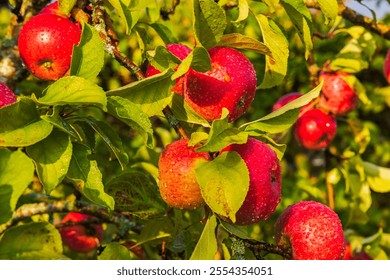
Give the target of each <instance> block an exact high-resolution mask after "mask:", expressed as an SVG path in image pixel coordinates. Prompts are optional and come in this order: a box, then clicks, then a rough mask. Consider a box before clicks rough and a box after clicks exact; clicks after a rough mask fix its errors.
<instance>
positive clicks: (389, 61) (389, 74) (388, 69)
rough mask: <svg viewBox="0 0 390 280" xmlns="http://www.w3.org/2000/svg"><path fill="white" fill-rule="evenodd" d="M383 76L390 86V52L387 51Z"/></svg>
mask: <svg viewBox="0 0 390 280" xmlns="http://www.w3.org/2000/svg"><path fill="white" fill-rule="evenodd" d="M383 74H384V76H385V78H386V80H387V82H388V83H389V84H390V50H388V51H387V54H386V58H385V62H384V63H383Z"/></svg>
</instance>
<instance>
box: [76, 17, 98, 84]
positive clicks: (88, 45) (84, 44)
mask: <svg viewBox="0 0 390 280" xmlns="http://www.w3.org/2000/svg"><path fill="white" fill-rule="evenodd" d="M103 65H104V44H103V41H102V39H101V38H100V36H99V34H98V32H97V31H96V29H95V28H93V27H92V26H90V25H88V24H87V23H84V24H83V32H82V35H81V39H80V43H79V44H78V46H75V47H74V48H73V54H72V64H71V66H70V75H72V76H73V75H74V76H79V77H83V78H85V79H87V80H92V79H95V78H96V77H97V75H98V74H99V72H100V70H101V69H102V68H103Z"/></svg>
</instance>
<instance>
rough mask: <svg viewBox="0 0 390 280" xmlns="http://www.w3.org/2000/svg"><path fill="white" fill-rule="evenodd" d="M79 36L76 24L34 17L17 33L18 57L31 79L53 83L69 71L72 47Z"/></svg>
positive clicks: (53, 17) (49, 16) (50, 16)
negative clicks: (35, 78) (51, 81)
mask: <svg viewBox="0 0 390 280" xmlns="http://www.w3.org/2000/svg"><path fill="white" fill-rule="evenodd" d="M80 36H81V27H80V25H79V24H78V23H74V22H72V21H71V20H69V19H67V18H64V17H62V16H58V15H55V14H50V13H47V14H46V13H44V14H38V15H36V16H34V17H32V18H31V19H30V20H29V21H27V22H26V24H25V25H24V26H23V28H22V30H21V31H20V35H19V40H18V47H19V53H20V57H21V58H22V60H23V62H24V63H25V65H26V67H27V68H28V70H29V71H30V72H31V73H32V74H33V75H34V76H36V77H38V78H40V79H43V80H57V79H59V78H61V77H62V76H64V75H65V74H66V73H67V71H68V70H69V67H70V63H71V58H72V51H73V46H74V45H77V44H78V43H79V41H80Z"/></svg>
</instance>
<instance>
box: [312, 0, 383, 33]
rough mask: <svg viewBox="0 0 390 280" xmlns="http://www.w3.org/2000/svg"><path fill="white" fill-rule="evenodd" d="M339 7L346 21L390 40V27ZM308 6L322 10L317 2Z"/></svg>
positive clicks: (344, 7) (342, 5)
mask: <svg viewBox="0 0 390 280" xmlns="http://www.w3.org/2000/svg"><path fill="white" fill-rule="evenodd" d="M338 5H339V11H338V14H339V15H340V16H341V17H343V18H344V19H346V20H348V21H349V22H351V23H353V24H356V25H359V26H362V27H364V28H365V29H367V30H369V31H371V32H372V33H375V34H377V35H379V36H381V37H383V38H384V39H386V40H390V26H388V25H386V24H384V23H381V22H378V21H376V20H375V19H372V18H369V17H366V16H363V15H361V14H359V13H357V12H355V11H354V10H352V9H350V8H348V7H347V6H345V5H344V3H338ZM306 6H307V7H308V8H313V9H317V10H320V6H319V5H318V3H317V1H307V2H306Z"/></svg>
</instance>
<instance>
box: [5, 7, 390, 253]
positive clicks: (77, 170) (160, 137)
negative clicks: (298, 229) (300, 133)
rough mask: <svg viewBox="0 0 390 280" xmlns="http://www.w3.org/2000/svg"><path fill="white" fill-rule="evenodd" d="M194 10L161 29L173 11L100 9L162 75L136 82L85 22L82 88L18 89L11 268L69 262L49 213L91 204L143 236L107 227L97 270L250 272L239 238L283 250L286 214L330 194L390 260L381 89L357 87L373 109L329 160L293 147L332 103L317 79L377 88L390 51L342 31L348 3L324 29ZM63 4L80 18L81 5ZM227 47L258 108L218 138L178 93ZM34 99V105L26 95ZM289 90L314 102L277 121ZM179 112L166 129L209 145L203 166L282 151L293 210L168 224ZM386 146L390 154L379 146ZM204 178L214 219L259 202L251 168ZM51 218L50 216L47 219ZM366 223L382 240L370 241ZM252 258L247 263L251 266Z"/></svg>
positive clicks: (305, 21) (290, 10)
mask: <svg viewBox="0 0 390 280" xmlns="http://www.w3.org/2000/svg"><path fill="white" fill-rule="evenodd" d="M162 2H163V3H162ZM165 2H169V3H165ZM172 2H173V3H176V1H172ZM182 2H187V1H182ZM188 2H191V3H180V5H178V6H173V9H174V13H173V14H171V15H170V16H169V20H163V19H162V18H161V14H162V13H161V11H165V10H167V9H169V8H172V7H171V6H170V4H171V1H154V0H148V1H124V0H119V1H118V0H108V1H105V2H104V7H103V6H100V8H103V9H105V10H106V11H109V15H110V17H111V18H112V19H113V20H114V29H115V31H117V35H118V36H119V38H120V43H119V46H118V48H120V49H122V51H123V53H126V55H127V56H128V58H130V60H131V61H134V62H135V63H136V64H138V65H140V66H142V65H145V64H144V63H145V62H146V61H148V62H149V63H151V64H152V65H153V66H154V67H155V68H157V69H159V70H160V71H161V74H158V75H155V76H152V77H148V78H145V79H142V80H137V81H134V79H132V78H128V77H129V75H130V74H131V73H130V72H128V69H124V68H123V67H121V66H119V64H118V63H116V62H115V61H114V59H113V58H112V56H111V55H112V54H113V50H112V48H113V46H112V45H111V44H110V42H109V41H102V36H101V34H100V32H104V31H102V30H104V28H105V26H104V22H101V21H94V22H98V24H95V25H93V24H92V23H85V22H84V23H83V32H82V38H81V42H80V44H79V45H78V46H77V47H75V48H74V51H73V57H72V65H71V69H70V75H69V76H67V77H63V78H61V79H59V80H58V81H56V82H53V83H51V84H45V83H44V84H43V85H42V83H39V82H38V81H37V80H35V79H34V78H31V77H30V78H29V80H26V81H21V82H20V85H18V89H19V92H18V94H19V99H18V102H17V103H15V104H12V105H10V106H7V107H4V108H2V109H0V120H1V121H0V146H1V148H0V201H1V203H0V231H1V233H2V234H3V235H2V236H1V237H0V258H3V259H4V258H12V259H13V258H45V259H47V258H64V257H65V256H64V252H63V249H62V244H61V240H60V237H59V233H58V231H57V229H56V228H55V226H54V225H55V224H56V219H57V220H58V216H60V214H58V213H54V214H51V213H50V212H52V211H53V209H52V208H50V205H54V204H55V205H57V204H58V202H59V201H61V202H66V203H64V204H63V205H62V208H61V207H60V208H59V209H57V210H62V211H70V209H73V210H74V209H75V208H74V207H76V206H77V205H78V204H77V202H79V201H82V202H84V203H86V205H89V206H88V207H89V208H88V207H87V208H86V209H87V210H88V211H90V212H92V214H95V215H96V216H97V217H100V216H99V215H100V214H99V213H100V212H98V211H97V212H94V211H93V209H95V208H93V207H94V206H98V207H99V208H98V209H99V210H101V209H104V210H105V211H106V212H107V213H108V215H109V216H110V217H117V216H118V215H120V216H121V215H124V216H125V217H127V218H128V220H129V221H130V222H131V223H130V225H128V224H125V225H123V224H118V223H109V222H107V220H104V221H105V222H107V224H106V231H105V237H104V241H103V247H102V249H104V250H103V251H102V253H100V254H99V255H98V256H93V257H94V258H95V257H98V258H99V259H111V258H114V257H115V258H123V259H128V258H149V259H159V258H162V257H166V258H181V259H213V258H216V257H218V256H222V257H223V258H226V259H230V258H237V257H238V256H237V250H236V249H237V248H236V247H237V242H236V239H231V238H230V236H231V235H234V236H237V237H239V238H241V239H250V240H256V241H272V236H273V233H272V228H273V223H274V219H275V218H276V216H277V214H278V213H280V211H281V210H283V209H284V208H285V207H286V206H287V205H289V204H291V203H293V202H297V201H299V200H302V199H315V200H319V201H323V202H324V203H328V201H327V192H329V189H330V188H331V189H333V190H334V192H335V207H336V211H337V212H338V213H339V214H340V217H341V218H342V221H343V224H344V226H345V229H349V230H347V231H346V234H347V235H348V238H349V239H350V240H353V242H352V244H353V245H354V246H355V248H358V247H359V246H360V247H362V246H366V247H367V246H370V247H369V249H371V251H370V252H371V255H372V256H373V257H374V258H378V259H379V258H387V254H388V253H389V250H390V246H389V244H390V242H389V240H390V233H387V232H390V225H388V224H386V223H384V222H383V221H385V220H386V218H388V217H389V215H390V213H389V211H388V209H386V199H385V198H386V193H388V192H389V191H390V189H389V186H390V184H389V183H390V169H388V168H386V167H385V165H387V164H389V162H390V158H385V157H384V156H383V155H384V154H385V152H386V151H387V152H388V151H389V147H390V140H389V135H386V134H383V133H382V131H381V129H380V117H379V119H376V118H375V117H373V114H379V115H380V114H382V116H383V115H384V113H383V112H384V110H385V108H386V106H388V103H387V104H386V102H385V99H386V98H387V101H388V96H389V94H388V88H387V87H385V85H386V84H385V83H384V81H383V79H378V78H376V80H375V81H374V82H373V81H370V80H369V79H368V78H365V79H357V78H356V79H355V80H354V81H353V82H354V83H355V84H357V85H358V88H359V89H360V90H359V98H360V100H361V104H364V106H361V107H362V108H359V110H357V111H356V112H353V113H351V114H350V115H348V116H347V117H346V118H345V119H343V120H341V124H340V125H339V128H338V136H339V137H338V138H337V139H336V140H335V141H334V143H333V144H332V146H331V147H330V148H329V149H328V150H327V151H326V152H324V151H321V152H318V153H309V152H307V151H304V150H302V149H301V148H300V147H297V146H296V144H295V142H294V141H293V139H290V137H289V136H290V128H291V127H292V126H293V125H294V123H295V121H296V119H297V118H298V114H299V110H300V108H301V107H302V106H304V105H306V104H307V103H309V102H310V101H312V100H313V99H316V98H317V97H318V95H319V94H320V91H321V86H322V84H320V83H318V82H315V84H314V85H313V84H312V83H310V82H311V80H310V79H309V73H308V70H307V69H306V67H308V68H309V66H310V63H313V61H314V62H315V63H317V64H318V65H322V64H324V63H325V62H326V61H327V60H328V61H329V62H328V64H329V65H330V67H331V68H332V69H333V70H343V71H346V72H350V73H353V74H356V76H357V77H359V76H358V75H359V74H360V73H373V74H371V75H372V76H373V77H375V76H378V75H376V74H375V72H381V71H380V70H381V62H382V63H383V57H384V56H383V53H384V49H385V42H383V40H382V39H381V38H377V37H374V36H375V35H373V34H371V33H370V32H368V31H366V30H365V29H364V28H362V27H357V26H348V24H347V23H346V22H345V21H343V20H342V19H341V18H339V17H338V5H337V1H331V0H319V1H317V2H318V5H319V9H320V15H321V16H320V17H317V16H312V13H311V11H310V10H309V9H308V8H307V6H306V5H305V1H299V0H298V1H297V0H280V1H279V0H264V1H261V2H260V1H247V0H238V1H233V2H234V4H235V5H232V6H229V3H230V2H231V1H213V0H194V1H188ZM228 2H229V3H228ZM59 3H60V7H61V8H62V9H63V10H68V11H70V10H71V8H72V7H73V6H74V5H75V3H76V1H67V0H63V1H59ZM101 4H102V3H100V2H99V1H98V3H97V5H101ZM176 4H177V3H176ZM94 5H95V3H94ZM230 5H231V3H230ZM178 22H180V23H181V24H178ZM186 22H190V23H189V24H186ZM324 23H325V24H324ZM316 32H321V33H322V32H324V33H326V34H329V39H326V40H316V39H315V38H316V37H315V36H314V35H315V33H316ZM376 41H378V42H377V43H376ZM177 42H181V43H186V44H188V45H191V46H193V51H192V52H191V54H190V55H189V56H188V57H187V58H186V59H184V60H183V61H180V60H178V58H177V57H175V56H173V55H171V54H170V53H169V52H168V51H167V49H166V48H165V47H164V45H166V44H168V43H177ZM289 42H290V43H289ZM335 42H340V44H335ZM216 45H221V46H228V47H233V48H237V49H240V50H241V51H243V52H244V53H245V54H247V56H248V57H249V58H250V59H251V61H252V62H253V64H254V65H255V67H256V70H257V76H258V81H259V83H258V94H257V96H256V98H255V101H254V103H253V104H252V107H251V108H250V109H249V111H248V112H247V114H246V115H245V116H243V117H242V118H241V119H239V120H238V121H237V122H236V123H229V122H228V112H224V113H223V115H222V117H221V119H219V120H215V121H214V122H212V123H209V122H207V121H206V120H204V119H203V118H202V117H201V116H199V115H198V114H196V113H195V112H194V111H193V110H192V109H191V108H190V107H189V106H187V105H186V104H185V102H184V100H183V98H182V97H181V96H179V95H177V94H173V93H172V91H171V89H172V87H173V86H174V83H175V80H176V79H177V78H179V77H180V76H182V75H184V74H185V73H186V72H187V71H188V69H189V68H193V69H195V70H197V71H201V72H204V71H207V70H209V69H210V57H209V56H208V53H207V49H209V48H211V47H213V46H216ZM335 45H336V47H335ZM339 45H340V46H343V47H342V48H341V49H338V46H339ZM375 59H376V60H375ZM302 67H304V68H302ZM141 68H142V67H141ZM174 69H175V70H174ZM237 71H239V69H237ZM302 73H305V75H302ZM306 73H307V74H306ZM303 76H306V77H305V78H303ZM362 78H363V77H362ZM314 80H315V79H314ZM359 80H362V82H359ZM366 83H367V84H368V85H366ZM32 84H34V85H35V86H34V87H33V88H34V91H33V92H31V90H27V88H29V86H30V85H32ZM381 85H382V86H381ZM41 87H42V88H41ZM30 88H32V87H30ZM40 88H41V89H40ZM291 90H296V91H298V90H299V91H301V92H307V93H306V94H304V95H303V96H302V97H301V98H299V99H297V100H295V101H293V102H291V103H289V104H288V105H286V106H284V107H283V108H281V109H279V110H277V111H275V112H272V113H269V112H270V107H271V106H272V104H273V102H274V101H275V100H276V99H277V98H278V97H279V96H280V95H282V94H284V93H287V92H289V91H291ZM166 108H170V109H171V112H172V115H170V116H168V117H174V121H177V120H178V121H180V124H181V125H182V126H183V127H184V129H185V130H186V131H187V133H188V134H189V135H190V138H191V139H190V143H191V144H193V145H195V144H200V148H199V151H205V152H210V153H211V154H214V153H216V152H218V151H220V150H221V149H223V148H224V147H226V146H227V145H229V144H233V143H245V142H246V140H247V138H248V137H256V138H258V139H260V140H262V141H264V142H266V143H267V144H269V146H270V147H271V148H272V149H273V150H274V151H275V152H276V153H277V155H278V158H279V159H280V161H281V162H282V165H283V176H284V177H283V180H282V181H283V198H282V203H281V204H280V205H279V207H278V209H277V211H276V213H275V214H274V215H273V217H271V218H270V219H269V220H268V221H266V222H264V223H261V224H258V225H254V226H247V227H237V226H233V225H231V224H228V223H226V222H223V221H221V220H219V219H218V218H217V216H216V215H214V214H210V213H208V212H207V211H206V212H205V210H204V209H201V210H197V211H181V210H176V209H171V210H170V212H169V213H168V214H166V211H167V210H168V209H167V206H166V205H165V203H164V202H163V201H162V199H161V197H160V195H159V192H158V188H157V182H158V169H157V161H158V157H159V154H160V152H161V150H162V149H163V147H164V146H165V145H166V144H168V143H170V142H172V141H173V140H174V139H176V138H177V135H176V133H175V132H174V131H173V129H172V128H171V127H170V124H172V122H171V119H170V118H168V119H169V122H167V120H166V117H167V115H166V114H165V115H164V112H165V110H166ZM378 120H379V122H378ZM339 123H340V122H339ZM372 131H373V132H374V133H373V132H372ZM373 134H374V135H373ZM379 141H384V144H383V145H380V146H377V145H378V144H379ZM318 161H320V162H321V163H320V165H318V164H316V162H318ZM373 162H375V163H377V165H376V164H373ZM196 175H197V179H198V181H199V183H200V185H201V188H202V192H203V194H204V197H205V200H206V202H207V204H208V205H209V207H210V208H211V212H212V213H215V214H220V215H223V216H227V217H230V219H231V220H234V219H235V213H236V212H237V210H238V209H239V207H240V206H241V204H242V202H243V201H244V198H245V195H246V192H247V190H248V186H249V180H248V171H247V167H246V165H245V163H244V162H243V160H242V159H241V158H240V157H239V156H238V155H237V157H226V156H224V155H221V156H216V157H215V158H214V160H213V161H211V162H209V163H207V164H206V165H203V166H200V167H199V168H197V170H196ZM211 177H212V178H214V180H212V181H210V180H209V179H210V178H211ZM226 194H228V195H226ZM378 194H384V196H380V195H378ZM222 198H223V199H222ZM221 199H222V200H221ZM42 203H43V204H44V206H45V207H46V208H45V209H46V210H47V211H46V212H44V211H43V212H44V213H45V214H42V213H41V212H39V211H38V210H36V208H37V207H43V206H42ZM374 203H375V205H373V204H374ZM83 205H84V204H83ZM72 207H73V208H72ZM91 207H92V208H91ZM373 208H374V210H373ZM91 209H92V210H91ZM84 210H85V209H84ZM370 210H372V211H373V214H374V215H372V218H371V215H370V212H369V211H370ZM29 211H30V212H29ZM54 212H56V211H54ZM59 212H61V211H59ZM37 213H38V214H39V215H38V214H37ZM48 214H50V215H48ZM23 216H25V219H23V220H22V222H20V223H18V224H16V222H15V221H19V220H18V218H19V217H23ZM30 216H31V217H30ZM102 221H103V219H102ZM120 221H124V220H123V219H121V220H120ZM367 223H369V225H370V226H369V227H363V225H367ZM10 225H12V226H10ZM11 240H14V242H11ZM17 240H24V241H26V244H25V245H23V246H22V245H21V244H20V242H19V241H17ZM141 247H142V249H141V250H138V249H139V248H141ZM241 249H243V250H244V251H242V252H241V251H240V250H239V251H240V253H239V254H238V255H239V257H240V258H244V257H245V258H254V256H253V254H252V253H251V252H250V251H249V250H245V248H241ZM78 257H82V256H78ZM88 257H91V256H88ZM263 257H265V258H275V257H276V258H277V256H272V255H264V256H263Z"/></svg>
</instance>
